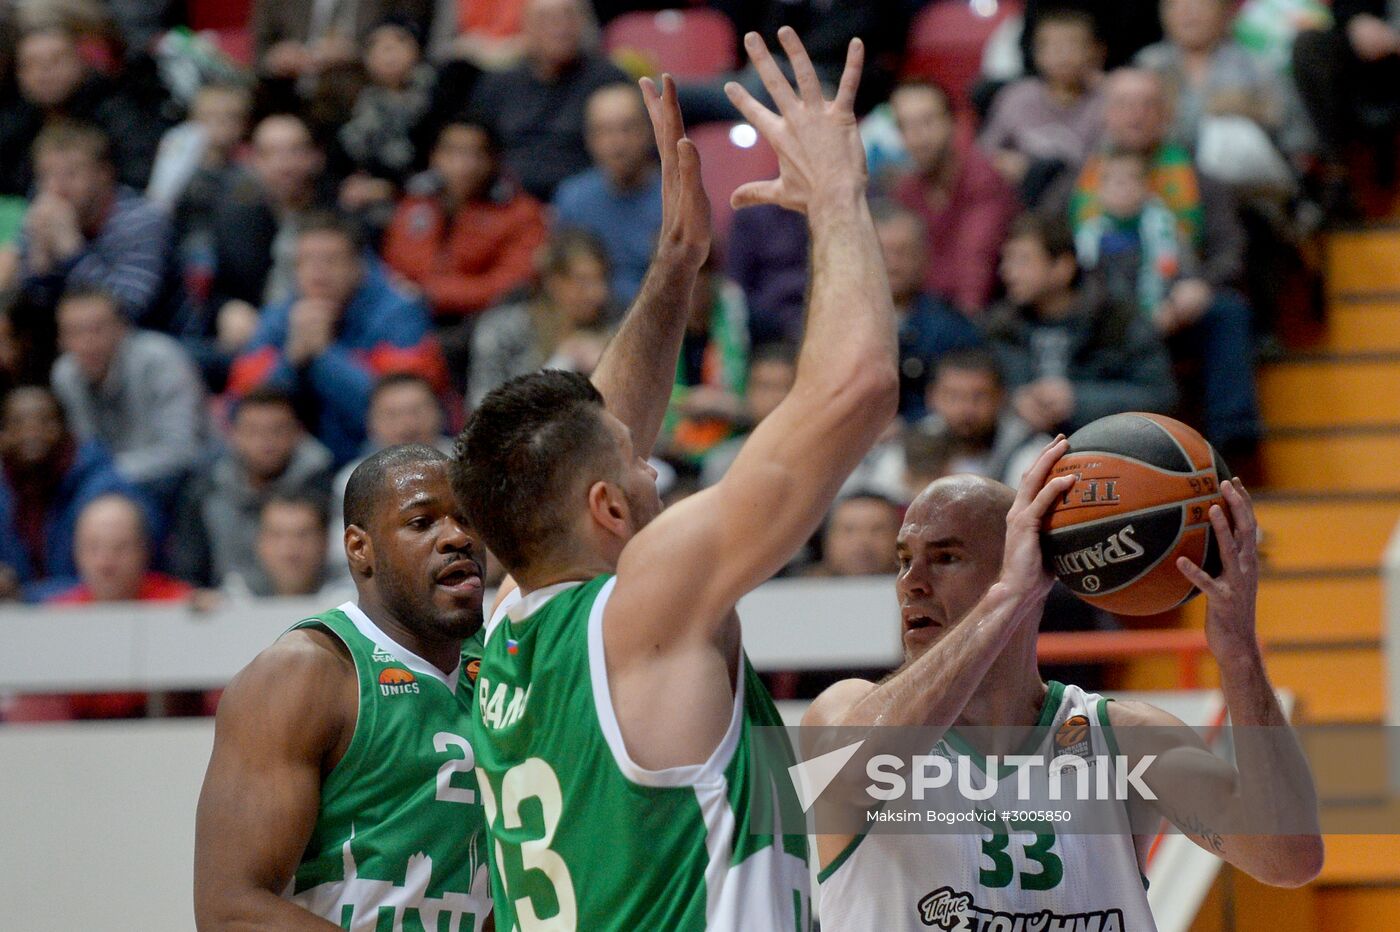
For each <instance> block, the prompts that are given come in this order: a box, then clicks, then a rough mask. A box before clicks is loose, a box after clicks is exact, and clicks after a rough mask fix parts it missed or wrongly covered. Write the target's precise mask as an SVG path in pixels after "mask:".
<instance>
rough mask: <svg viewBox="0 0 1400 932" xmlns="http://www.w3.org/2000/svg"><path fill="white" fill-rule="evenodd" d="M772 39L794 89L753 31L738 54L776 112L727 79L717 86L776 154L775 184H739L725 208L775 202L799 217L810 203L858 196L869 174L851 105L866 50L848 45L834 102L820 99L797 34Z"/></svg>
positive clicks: (781, 33)
mask: <svg viewBox="0 0 1400 932" xmlns="http://www.w3.org/2000/svg"><path fill="white" fill-rule="evenodd" d="M778 41H779V42H780V43H782V46H783V51H784V52H785V53H787V57H788V61H789V62H790V63H791V64H792V68H793V72H794V74H795V75H796V76H797V89H796V90H794V89H793V87H792V85H791V84H789V83H788V79H787V78H786V77H785V76H784V75H783V73H782V71H780V70H779V68H778V64H777V62H775V61H774V60H773V56H772V54H771V53H770V52H769V51H768V47H767V46H766V45H764V44H763V40H762V39H761V38H760V37H759V35H758V33H756V32H751V33H749V34H748V35H746V36H744V48H745V49H747V50H748V53H749V58H750V60H752V61H753V64H754V67H755V68H756V69H757V70H758V75H759V77H760V78H762V80H763V86H764V87H766V88H767V89H768V93H769V95H771V96H772V98H773V102H774V103H775V104H776V105H777V107H778V112H777V113H774V112H773V111H771V110H769V109H768V108H767V107H765V106H763V105H762V104H760V103H759V102H758V101H757V100H756V99H754V96H753V95H752V94H750V93H749V92H748V91H746V90H745V89H744V88H743V87H741V86H740V85H739V84H736V83H735V82H733V81H731V82H729V83H728V84H726V85H725V86H724V90H725V93H726V94H728V95H729V100H730V102H731V103H733V104H734V106H735V107H737V108H738V109H739V112H740V113H742V114H743V115H744V119H746V120H748V121H749V122H750V123H752V124H753V126H754V128H755V129H757V130H758V131H759V132H760V133H762V134H763V138H764V139H766V140H768V142H769V144H770V145H772V147H773V149H774V151H775V152H777V154H778V166H779V172H778V177H777V178H775V179H773V180H771V181H752V182H749V183H748V184H745V185H742V186H741V187H740V188H739V189H738V190H737V191H735V192H734V196H733V197H732V198H731V203H732V204H733V205H734V206H735V207H736V208H738V207H751V206H753V205H756V204H778V205H779V206H782V207H786V208H788V209H789V210H796V211H801V212H803V213H806V212H807V211H808V209H809V208H810V206H811V205H812V203H813V201H814V200H815V201H818V202H822V201H824V200H826V199H828V198H835V199H840V198H845V199H847V200H849V199H850V198H851V197H860V196H864V194H865V185H866V181H867V178H868V174H867V171H866V165H865V148H864V147H863V146H862V145H861V141H860V131H859V128H858V126H857V124H856V114H855V109H854V105H855V98H856V88H857V87H858V86H859V85H860V72H861V67H862V65H863V64H864V61H865V46H864V45H863V44H862V43H861V41H860V40H859V39H852V40H851V45H850V49H849V50H848V51H847V53H846V67H845V70H844V71H843V72H842V73H841V83H840V84H839V85H838V87H837V90H836V97H835V98H834V99H832V100H827V99H825V98H824V97H823V96H822V89H821V82H820V81H818V79H817V72H816V69H815V68H813V67H812V60H811V59H810V58H809V57H808V56H807V50H806V49H805V48H803V47H802V41H801V40H800V39H798V38H797V33H796V32H794V31H793V30H792V29H791V27H788V26H784V27H783V28H781V29H779V30H778Z"/></svg>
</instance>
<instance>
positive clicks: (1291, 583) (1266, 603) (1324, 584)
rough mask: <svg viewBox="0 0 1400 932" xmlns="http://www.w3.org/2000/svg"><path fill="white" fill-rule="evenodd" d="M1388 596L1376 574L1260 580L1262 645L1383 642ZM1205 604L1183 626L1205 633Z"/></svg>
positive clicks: (1189, 609)
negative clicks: (1384, 603) (1382, 631)
mask: <svg viewBox="0 0 1400 932" xmlns="http://www.w3.org/2000/svg"><path fill="white" fill-rule="evenodd" d="M1384 598H1385V594H1384V591H1383V589H1382V585H1381V577H1380V574H1379V573H1378V572H1369V573H1365V574H1347V575H1329V574H1325V573H1309V574H1300V575H1297V576H1283V577H1271V576H1265V577H1264V578H1262V579H1260V580H1259V615H1258V626H1259V629H1258V630H1259V639H1260V640H1261V641H1262V642H1263V643H1264V644H1266V645H1279V644H1329V643H1332V644H1335V643H1339V642H1347V641H1350V642H1356V641H1379V640H1380V638H1381V628H1382V612H1383V610H1384V606H1383V602H1384ZM1205 620H1206V600H1205V599H1204V598H1195V599H1192V600H1191V601H1190V602H1187V603H1186V605H1185V606H1184V607H1183V608H1182V609H1181V624H1182V626H1183V627H1186V628H1189V629H1193V630H1197V631H1200V630H1204V628H1205Z"/></svg>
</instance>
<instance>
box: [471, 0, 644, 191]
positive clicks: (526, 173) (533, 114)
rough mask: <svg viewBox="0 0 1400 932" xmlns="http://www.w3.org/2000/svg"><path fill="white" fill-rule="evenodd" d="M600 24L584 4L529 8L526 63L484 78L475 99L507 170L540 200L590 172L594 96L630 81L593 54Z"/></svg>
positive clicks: (562, 0) (548, 0)
mask: <svg viewBox="0 0 1400 932" xmlns="http://www.w3.org/2000/svg"><path fill="white" fill-rule="evenodd" d="M592 16H593V14H592V11H591V10H590V9H589V8H588V6H587V4H586V3H584V2H583V0H529V2H528V3H527V4H526V7H525V20H524V32H523V33H522V36H523V39H524V48H525V58H524V60H523V61H522V62H521V63H520V64H519V65H516V66H515V67H513V68H511V69H509V70H507V71H499V72H493V73H487V74H484V75H482V77H481V80H480V81H479V82H478V83H477V85H476V89H475V90H474V92H473V94H472V101H471V110H472V112H473V113H474V114H475V115H476V116H477V117H478V118H479V119H482V120H484V121H486V122H487V123H488V124H489V125H490V126H491V127H492V128H493V130H494V131H495V132H496V134H497V136H498V137H499V138H500V140H501V145H502V154H503V159H504V161H505V165H506V167H507V168H509V169H510V170H511V172H512V174H514V175H515V177H517V178H519V179H520V181H521V183H522V184H523V185H524V186H525V190H526V191H528V192H530V194H532V195H534V196H535V197H537V198H539V199H540V200H549V199H550V198H551V197H552V195H553V194H554V189H555V188H556V187H557V186H558V185H559V182H561V181H563V180H564V179H565V178H567V177H569V176H570V175H576V174H578V173H579V172H581V171H583V170H585V169H586V168H588V154H587V151H586V148H585V145H584V138H583V114H584V107H585V104H586V103H587V101H588V97H589V95H590V94H592V93H593V91H595V90H597V89H598V88H600V87H602V86H604V85H606V84H615V83H617V82H619V81H626V80H627V76H626V75H624V74H623V73H622V72H621V71H619V70H618V69H617V67H616V66H614V65H613V64H612V63H611V62H609V61H608V60H607V59H606V58H604V57H603V56H602V55H600V54H598V53H597V52H596V51H594V50H593V45H594V42H595V39H596V28H595V27H594V24H593V20H592Z"/></svg>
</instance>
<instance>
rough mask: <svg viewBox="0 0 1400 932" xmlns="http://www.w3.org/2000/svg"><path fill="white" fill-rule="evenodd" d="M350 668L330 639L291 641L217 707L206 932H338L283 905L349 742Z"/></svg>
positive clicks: (206, 850) (205, 870)
mask: <svg viewBox="0 0 1400 932" xmlns="http://www.w3.org/2000/svg"><path fill="white" fill-rule="evenodd" d="M356 688H357V686H356V680H355V670H354V666H353V663H352V661H351V660H350V658H349V657H348V656H346V655H343V654H341V653H340V652H339V651H338V650H337V649H336V648H335V647H333V646H332V645H331V644H330V642H329V640H328V639H327V636H325V635H321V634H315V633H310V632H292V633H291V634H288V635H286V636H285V637H284V638H283V639H282V640H281V641H279V642H278V643H277V644H275V645H273V646H272V647H270V648H268V649H267V650H266V651H264V652H263V653H262V654H261V655H260V656H259V657H258V658H257V659H256V660H254V661H253V662H252V663H251V664H249V666H248V668H247V669H246V670H244V671H243V672H242V673H240V674H239V675H238V676H237V677H235V678H234V680H233V682H232V683H230V684H229V687H228V689H227V690H226V691H225V692H224V695H223V699H222V700H221V701H220V703H219V714H218V718H217V719H216V720H215V726H214V752H213V755H212V756H211V758H210V760H209V770H208V772H207V773H206V774H205V776H204V788H203V790H202V791H201V792H200V794H199V811H198V815H197V816H196V820H195V840H194V849H195V851H194V911H195V924H196V926H197V927H198V928H199V929H200V930H201V932H217V930H234V929H236V930H239V932H256V930H268V932H271V930H274V929H275V930H293V932H336V930H337V929H338V928H339V927H338V926H336V925H333V924H331V923H329V922H327V921H325V920H324V919H320V918H318V917H317V916H314V915H312V914H311V913H309V912H307V911H306V910H304V909H302V908H301V907H299V906H297V905H295V904H293V903H291V902H290V901H288V900H285V899H283V898H282V896H281V894H282V891H283V890H285V889H286V888H287V884H288V883H290V882H291V879H292V875H293V872H294V871H295V870H296V865H297V862H298V860H299V859H300V858H301V855H302V852H303V851H304V850H305V848H306V843H307V841H308V840H309V839H310V838H311V832H312V829H313V828H314V827H315V825H316V814H317V811H318V808H319V806H320V799H321V777H322V773H323V770H324V766H325V764H326V763H327V762H328V758H329V757H330V756H331V754H332V751H333V749H335V748H337V747H339V746H342V745H343V743H345V741H346V740H347V739H348V733H347V730H353V727H354V720H353V712H352V713H350V720H349V721H348V722H347V721H345V720H344V718H345V717H344V716H343V715H341V714H339V713H338V712H337V710H342V709H345V708H347V707H348V708H349V709H354V708H355V702H356V701H357V700H356Z"/></svg>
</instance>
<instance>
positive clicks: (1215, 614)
mask: <svg viewBox="0 0 1400 932" xmlns="http://www.w3.org/2000/svg"><path fill="white" fill-rule="evenodd" d="M1221 492H1222V494H1223V496H1224V498H1225V504H1226V506H1227V507H1228V509H1229V515H1230V517H1229V518H1228V519H1227V518H1226V513H1225V511H1224V510H1223V509H1221V507H1220V506H1219V505H1213V506H1211V513H1210V521H1211V526H1212V527H1213V528H1214V530H1215V536H1216V540H1217V541H1218V542H1219V546H1220V557H1221V567H1222V568H1221V572H1220V574H1219V575H1218V576H1215V577H1212V576H1209V575H1207V574H1206V573H1205V572H1204V571H1203V570H1202V569H1201V568H1200V567H1198V566H1196V565H1195V564H1194V563H1192V562H1191V561H1189V560H1187V559H1185V558H1184V557H1183V558H1180V559H1179V560H1178V561H1177V566H1178V568H1179V569H1180V570H1181V571H1182V573H1184V574H1185V575H1186V577H1187V578H1188V579H1189V580H1191V582H1192V583H1194V584H1195V585H1196V586H1197V587H1198V588H1199V589H1200V590H1201V591H1202V592H1203V593H1204V594H1205V596H1206V598H1207V599H1208V600H1209V605H1208V607H1207V610H1206V638H1207V642H1208V644H1209V646H1210V651H1211V653H1212V654H1213V655H1214V656H1215V659H1216V662H1217V663H1218V664H1219V666H1220V688H1221V691H1222V692H1223V693H1224V694H1225V705H1226V707H1227V708H1228V709H1229V711H1230V724H1231V726H1232V728H1233V730H1234V735H1233V737H1234V749H1235V761H1236V764H1235V766H1231V765H1230V764H1229V763H1228V762H1226V761H1225V760H1223V759H1221V758H1219V757H1216V756H1215V755H1214V754H1211V753H1210V752H1209V751H1208V750H1206V749H1205V747H1204V745H1202V744H1201V743H1200V740H1199V738H1197V737H1196V736H1195V734H1194V733H1193V732H1191V731H1190V730H1189V729H1186V728H1184V726H1182V724H1181V722H1180V721H1179V720H1178V719H1176V718H1175V717H1173V716H1172V715H1170V714H1168V713H1167V712H1164V711H1162V710H1161V709H1158V708H1155V707H1153V706H1150V705H1148V704H1147V703H1143V702H1115V703H1113V704H1112V706H1110V719H1111V721H1112V723H1113V727H1114V732H1115V733H1116V734H1117V735H1118V739H1119V744H1120V745H1121V746H1122V750H1123V752H1124V753H1125V754H1126V755H1127V756H1128V757H1129V758H1130V759H1135V758H1138V757H1141V756H1142V755H1143V754H1146V753H1157V754H1158V755H1159V760H1158V761H1157V762H1156V763H1154V764H1153V765H1152V766H1151V767H1149V768H1148V769H1147V770H1146V771H1145V773H1144V782H1145V783H1146V784H1147V785H1148V786H1149V787H1150V788H1151V789H1152V791H1153V792H1154V793H1155V794H1156V795H1157V797H1158V798H1157V800H1156V802H1155V803H1153V804H1152V805H1153V807H1154V808H1155V809H1156V810H1158V811H1159V812H1160V813H1161V815H1162V816H1163V817H1165V818H1167V819H1168V820H1170V821H1171V822H1172V824H1174V825H1175V826H1176V827H1177V828H1179V829H1180V830H1181V831H1182V832H1183V833H1185V834H1187V835H1189V836H1190V837H1191V839H1192V841H1194V842H1195V843H1196V844H1198V845H1200V846H1201V847H1202V848H1204V849H1206V850H1207V851H1210V852H1212V853H1213V854H1216V855H1218V856H1220V857H1222V858H1224V859H1225V860H1226V861H1229V862H1230V863H1231V864H1233V865H1235V866H1236V867H1238V868H1240V869H1241V870H1243V871H1245V872H1247V873H1249V874H1250V875H1251V876H1253V877H1254V878H1255V879H1257V880H1260V881H1262V882H1264V883H1267V884H1273V885H1275V886H1282V887H1295V886H1300V885H1302V884H1304V883H1307V882H1308V881H1310V880H1312V879H1313V878H1314V877H1316V876H1317V873H1318V871H1320V870H1321V869H1322V856H1323V844H1322V836H1321V835H1320V833H1319V828H1318V815H1317V790H1316V788H1315V787H1314V785H1313V779H1312V773H1311V770H1310V769H1309V767H1308V762H1307V758H1306V757H1305V756H1304V754H1303V751H1302V748H1301V746H1300V745H1299V743H1298V740H1297V737H1296V735H1295V734H1294V733H1293V730H1292V728H1291V726H1290V725H1289V723H1288V719H1287V718H1286V717H1285V716H1284V714H1283V709H1282V708H1281V707H1280V706H1279V702H1278V697H1277V695H1276V694H1275V693H1274V689H1273V686H1272V685H1271V684H1270V683H1269V676H1268V672H1267V671H1266V670H1265V668H1264V659H1263V656H1262V655H1261V653H1260V650H1259V641H1258V638H1257V637H1256V635H1255V626H1254V621H1255V619H1254V615H1255V593H1256V591H1257V588H1258V577H1259V568H1258V567H1259V562H1258V548H1259V545H1258V539H1257V531H1258V525H1257V523H1256V521H1255V517H1254V508H1253V504H1252V503H1251V501H1250V499H1249V493H1248V492H1246V491H1245V489H1244V486H1243V484H1241V483H1240V481H1239V480H1238V479H1235V480H1232V481H1229V482H1225V483H1222V485H1221ZM1144 726H1145V727H1144ZM1178 735H1181V736H1182V737H1181V738H1180V739H1179V740H1177V739H1176V736H1178ZM1173 745H1174V746H1173ZM1154 770H1155V771H1156V773H1154Z"/></svg>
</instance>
